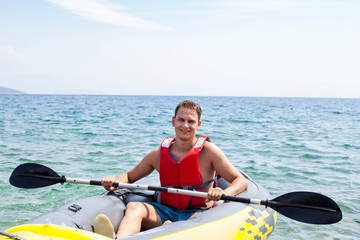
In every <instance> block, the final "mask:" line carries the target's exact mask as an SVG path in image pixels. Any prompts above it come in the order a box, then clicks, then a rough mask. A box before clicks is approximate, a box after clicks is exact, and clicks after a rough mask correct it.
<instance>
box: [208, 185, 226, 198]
mask: <svg viewBox="0 0 360 240" xmlns="http://www.w3.org/2000/svg"><path fill="white" fill-rule="evenodd" d="M224 194H225V192H224V190H222V189H221V188H219V187H216V188H212V189H210V190H209V192H208V200H210V201H211V200H212V201H219V200H220V198H221V196H222V195H224Z"/></svg>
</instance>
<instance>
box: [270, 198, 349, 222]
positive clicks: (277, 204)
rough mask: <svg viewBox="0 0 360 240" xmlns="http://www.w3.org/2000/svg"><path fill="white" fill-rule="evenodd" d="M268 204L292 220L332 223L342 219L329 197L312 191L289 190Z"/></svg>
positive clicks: (336, 206) (338, 208)
mask: <svg viewBox="0 0 360 240" xmlns="http://www.w3.org/2000/svg"><path fill="white" fill-rule="evenodd" d="M268 206H269V207H271V208H273V209H274V210H276V211H277V212H279V213H281V214H283V215H284V216H287V217H289V218H292V219H294V220H297V221H300V222H304V223H312V224H332V223H337V222H339V221H340V220H341V219H342V213H341V210H340V207H339V206H338V205H337V204H336V203H335V202H334V201H333V200H332V199H330V198H328V197H327V196H324V195H322V194H319V193H314V192H291V193H286V194H284V195H281V196H279V197H277V198H275V199H273V200H271V201H268Z"/></svg>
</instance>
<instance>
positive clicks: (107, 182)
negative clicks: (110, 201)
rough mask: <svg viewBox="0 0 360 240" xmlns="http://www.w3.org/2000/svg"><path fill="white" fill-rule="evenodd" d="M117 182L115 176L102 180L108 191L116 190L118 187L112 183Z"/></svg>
mask: <svg viewBox="0 0 360 240" xmlns="http://www.w3.org/2000/svg"><path fill="white" fill-rule="evenodd" d="M114 182H115V178H114V177H112V176H109V177H105V178H103V179H102V180H101V185H103V186H104V188H105V189H106V190H108V191H115V190H116V189H117V188H116V187H113V186H112V185H113V184H114Z"/></svg>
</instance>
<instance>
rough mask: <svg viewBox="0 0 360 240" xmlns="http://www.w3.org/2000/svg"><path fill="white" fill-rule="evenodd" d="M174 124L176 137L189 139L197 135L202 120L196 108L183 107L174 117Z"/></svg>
mask: <svg viewBox="0 0 360 240" xmlns="http://www.w3.org/2000/svg"><path fill="white" fill-rule="evenodd" d="M172 125H173V127H175V133H176V138H180V139H182V140H187V139H191V138H194V137H195V133H196V131H197V130H199V128H200V125H201V121H199V116H198V114H197V112H196V111H195V110H193V109H189V108H183V107H181V108H180V109H179V110H178V112H177V113H176V116H175V117H173V118H172Z"/></svg>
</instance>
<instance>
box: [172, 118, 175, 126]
mask: <svg viewBox="0 0 360 240" xmlns="http://www.w3.org/2000/svg"><path fill="white" fill-rule="evenodd" d="M172 125H173V127H175V116H174V117H172Z"/></svg>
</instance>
